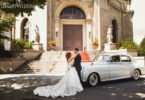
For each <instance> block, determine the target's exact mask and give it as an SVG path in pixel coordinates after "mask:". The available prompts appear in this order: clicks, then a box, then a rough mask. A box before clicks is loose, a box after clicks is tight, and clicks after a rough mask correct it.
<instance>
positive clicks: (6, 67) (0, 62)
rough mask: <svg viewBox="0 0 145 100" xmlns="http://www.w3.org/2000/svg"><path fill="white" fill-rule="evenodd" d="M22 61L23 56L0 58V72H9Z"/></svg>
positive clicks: (23, 60)
mask: <svg viewBox="0 0 145 100" xmlns="http://www.w3.org/2000/svg"><path fill="white" fill-rule="evenodd" d="M24 63H25V59H24V58H0V74H3V73H11V72H13V71H15V70H16V69H17V68H19V67H20V66H21V65H23V64H24Z"/></svg>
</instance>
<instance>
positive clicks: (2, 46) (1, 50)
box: [0, 43, 4, 52]
mask: <svg viewBox="0 0 145 100" xmlns="http://www.w3.org/2000/svg"><path fill="white" fill-rule="evenodd" d="M3 51H4V44H3V43H0V52H3Z"/></svg>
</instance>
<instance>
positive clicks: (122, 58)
mask: <svg viewBox="0 0 145 100" xmlns="http://www.w3.org/2000/svg"><path fill="white" fill-rule="evenodd" d="M121 61H122V62H131V59H130V57H129V56H126V55H122V56H121Z"/></svg>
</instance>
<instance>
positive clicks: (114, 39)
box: [112, 19, 118, 43]
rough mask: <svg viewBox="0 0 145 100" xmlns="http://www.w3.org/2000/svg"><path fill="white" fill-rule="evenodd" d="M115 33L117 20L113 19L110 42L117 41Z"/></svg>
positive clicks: (116, 31) (116, 32)
mask: <svg viewBox="0 0 145 100" xmlns="http://www.w3.org/2000/svg"><path fill="white" fill-rule="evenodd" d="M117 35H118V26H117V21H116V20H115V19H114V20H113V21H112V36H113V39H112V42H113V43H116V42H117Z"/></svg>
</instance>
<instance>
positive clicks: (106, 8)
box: [100, 1, 122, 49]
mask: <svg viewBox="0 0 145 100" xmlns="http://www.w3.org/2000/svg"><path fill="white" fill-rule="evenodd" d="M100 3H103V4H101V5H102V6H101V7H100V25H101V26H100V27H101V43H102V49H103V48H104V43H106V42H107V40H106V35H107V30H108V28H109V25H112V21H113V20H116V22H117V39H122V17H121V12H120V11H119V10H118V9H115V8H114V7H113V6H111V5H109V4H108V3H107V1H106V2H103V1H101V2H100Z"/></svg>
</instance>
